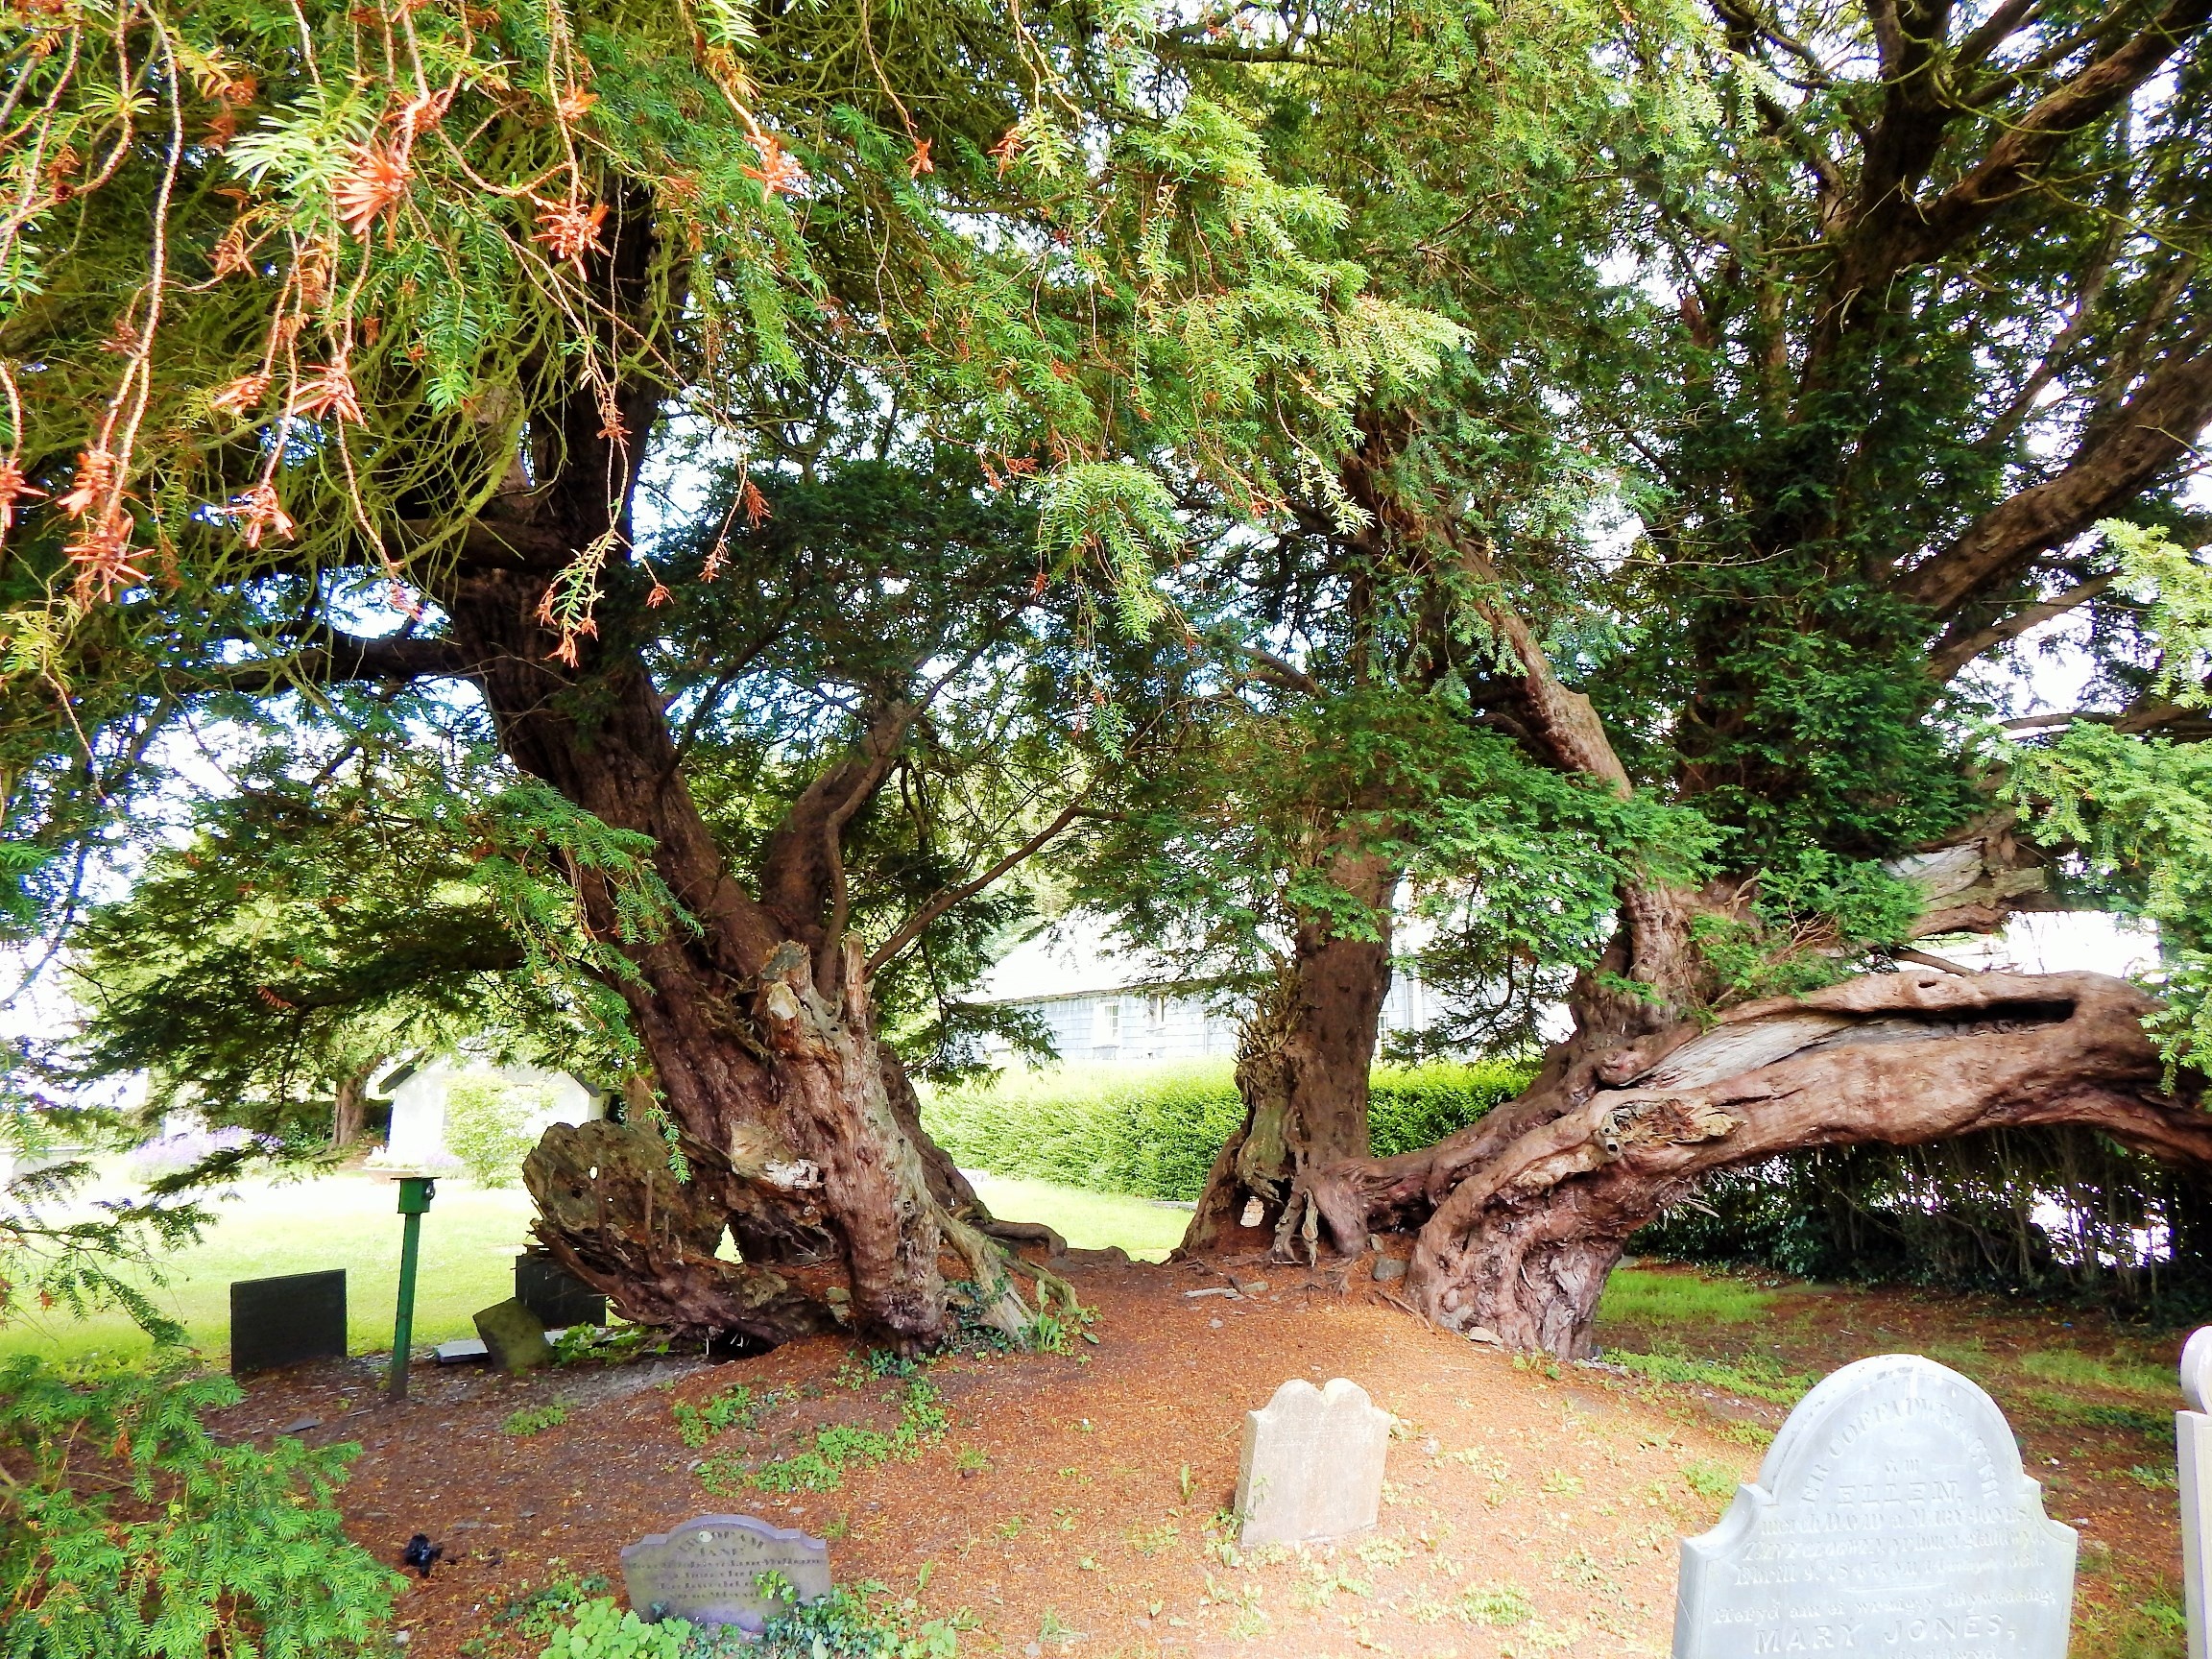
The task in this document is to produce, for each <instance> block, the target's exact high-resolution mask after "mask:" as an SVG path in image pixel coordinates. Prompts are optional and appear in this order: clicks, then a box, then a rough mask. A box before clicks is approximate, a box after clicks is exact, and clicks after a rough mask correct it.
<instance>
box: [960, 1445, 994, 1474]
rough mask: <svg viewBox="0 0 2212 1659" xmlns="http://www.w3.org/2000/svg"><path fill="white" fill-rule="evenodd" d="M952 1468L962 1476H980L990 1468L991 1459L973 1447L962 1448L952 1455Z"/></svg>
mask: <svg viewBox="0 0 2212 1659" xmlns="http://www.w3.org/2000/svg"><path fill="white" fill-rule="evenodd" d="M952 1467H953V1468H955V1469H957V1470H958V1471H959V1472H960V1473H961V1474H963V1475H980V1474H982V1473H983V1472H984V1471H985V1470H987V1469H989V1468H990V1467H991V1459H990V1458H988V1457H986V1456H984V1455H983V1453H982V1450H981V1449H980V1448H979V1447H974V1446H963V1447H961V1448H960V1450H959V1451H957V1452H955V1453H953V1454H952Z"/></svg>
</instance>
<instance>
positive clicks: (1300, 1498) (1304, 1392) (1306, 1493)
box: [1237, 1377, 1390, 1548]
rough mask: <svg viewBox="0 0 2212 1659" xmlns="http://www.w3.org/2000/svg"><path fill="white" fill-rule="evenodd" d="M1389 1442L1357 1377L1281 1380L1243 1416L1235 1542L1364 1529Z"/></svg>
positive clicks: (1376, 1500)
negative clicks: (1320, 1383)
mask: <svg viewBox="0 0 2212 1659" xmlns="http://www.w3.org/2000/svg"><path fill="white" fill-rule="evenodd" d="M1389 1447H1390V1413H1389V1412H1387V1411H1385V1410H1383V1409H1382V1408H1381V1407H1378V1406H1376V1405H1375V1404H1373V1403H1372V1402H1371V1401H1369V1400H1368V1398H1367V1390H1366V1389H1364V1388H1362V1387H1360V1386H1359V1385H1358V1383H1347V1382H1346V1381H1345V1380H1344V1379H1343V1378H1341V1377H1339V1378H1337V1379H1335V1381H1334V1382H1332V1383H1330V1384H1329V1386H1328V1387H1326V1388H1316V1387H1314V1386H1313V1384H1312V1383H1308V1382H1306V1381H1305V1380H1304V1379H1303V1378H1294V1379H1292V1380H1291V1381H1290V1382H1288V1383H1284V1384H1283V1386H1282V1387H1280V1388H1278V1389H1276V1390H1275V1398H1274V1399H1272V1400H1270V1401H1268V1402H1267V1404H1266V1406H1265V1407H1263V1408H1262V1409H1261V1410H1258V1411H1247V1412H1246V1413H1245V1414H1244V1454H1243V1456H1242V1457H1241V1458H1240V1459H1239V1461H1238V1467H1237V1512H1238V1514H1239V1515H1241V1516H1242V1517H1243V1526H1242V1527H1240V1528H1239V1529H1238V1534H1237V1541H1238V1543H1239V1544H1241V1545H1243V1546H1245V1547H1246V1548H1250V1547H1251V1546H1253V1545H1255V1544H1318V1543H1324V1542H1326V1541H1328V1540H1329V1539H1332V1538H1344V1537H1348V1536H1350V1535H1351V1534H1352V1533H1355V1532H1363V1531H1365V1530H1366V1529H1367V1528H1368V1527H1372V1526H1374V1525H1375V1522H1376V1518H1377V1517H1378V1516H1379V1515H1380V1514H1381V1513H1382V1509H1383V1456H1384V1455H1385V1454H1386V1453H1387V1452H1388V1450H1389Z"/></svg>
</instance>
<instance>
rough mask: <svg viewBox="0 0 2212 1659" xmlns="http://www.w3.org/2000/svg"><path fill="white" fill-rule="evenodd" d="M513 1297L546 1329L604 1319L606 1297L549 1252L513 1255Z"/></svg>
mask: <svg viewBox="0 0 2212 1659" xmlns="http://www.w3.org/2000/svg"><path fill="white" fill-rule="evenodd" d="M515 1300H516V1301H517V1302H519V1303H521V1304H522V1306H523V1307H525V1308H527V1309H529V1310H530V1311H531V1312H533V1313H535V1314H537V1315H538V1323H539V1324H541V1325H542V1326H544V1327H545V1329H546V1330H548V1331H560V1330H563V1329H565V1328H566V1327H568V1326H570V1325H604V1324H606V1323H607V1298H606V1297H604V1296H602V1295H600V1294H599V1292H598V1291H596V1290H594V1289H592V1288H591V1286H589V1285H587V1284H585V1283H584V1282H583V1281H582V1280H581V1279H578V1278H576V1277H575V1276H574V1275H572V1274H571V1273H569V1272H568V1271H567V1270H566V1269H565V1268H564V1267H563V1266H562V1265H561V1263H560V1262H556V1261H554V1260H553V1259H552V1258H551V1257H550V1256H532V1255H529V1254H527V1253H525V1254H523V1255H520V1256H517V1257H516V1258H515Z"/></svg>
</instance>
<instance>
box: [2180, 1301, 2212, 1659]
mask: <svg viewBox="0 0 2212 1659" xmlns="http://www.w3.org/2000/svg"><path fill="white" fill-rule="evenodd" d="M2181 1397H2182V1398H2183V1399H2184V1400H2186V1401H2188V1402H2189V1409H2188V1410H2186V1411H2176V1412H2175V1413H2174V1453H2175V1458H2174V1461H2175V1466H2176V1469H2177V1471H2178V1472H2179V1474H2180V1477H2181V1588H2182V1595H2183V1598H2184V1599H2185V1600H2186V1601H2187V1603H2188V1608H2189V1659H2207V1639H2206V1633H2205V1627H2204V1621H2205V1601H2204V1593H2205V1587H2206V1584H2207V1583H2208V1582H2212V1525H2208V1523H2212V1515H2207V1514H2206V1513H2205V1512H2204V1506H2205V1505H2206V1504H2207V1503H2212V1415H2207V1413H2212V1326H2208V1327H2206V1328H2205V1329H2204V1330H2201V1331H2197V1332H2193V1333H2192V1334H2190V1337H2189V1340H2188V1341H2187V1342H2186V1343H2184V1344H2182V1348H2181Z"/></svg>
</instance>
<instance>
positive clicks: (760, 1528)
mask: <svg viewBox="0 0 2212 1659" xmlns="http://www.w3.org/2000/svg"><path fill="white" fill-rule="evenodd" d="M771 1573H773V1574H778V1575H781V1577H782V1578H783V1579H784V1580H785V1582H786V1583H787V1584H788V1585H789V1586H790V1594H791V1595H792V1596H795V1597H796V1598H797V1599H799V1600H801V1601H819V1600H820V1599H822V1598H823V1597H825V1596H827V1595H829V1545H828V1544H827V1543H826V1542H824V1541H823V1540H822V1539H820V1538H814V1537H809V1536H808V1535H807V1534H806V1533H805V1532H802V1531H799V1530H798V1529H797V1528H796V1527H771V1526H770V1525H768V1523H767V1522H765V1521H760V1520H756V1519H755V1518H754V1517H753V1516H751V1515H702V1516H700V1517H699V1518H698V1519H697V1520H695V1521H686V1522H685V1523H684V1525H683V1526H681V1527H671V1528H670V1529H669V1530H668V1531H666V1532H656V1533H653V1534H651V1535H650V1536H648V1537H644V1538H640V1539H638V1540H637V1543H635V1544H633V1545H631V1546H630V1547H629V1548H628V1549H626V1550H624V1551H622V1587H623V1588H624V1589H625V1590H626V1591H628V1592H629V1596H630V1606H631V1608H632V1609H633V1610H634V1611H635V1612H636V1613H637V1617H638V1618H640V1619H644V1620H647V1621H650V1622H654V1623H658V1622H659V1621H660V1620H662V1619H688V1620H690V1621H691V1623H694V1624H734V1625H736V1626H737V1628H738V1629H740V1630H743V1631H744V1632H745V1633H746V1634H747V1635H750V1636H757V1635H759V1634H760V1630H761V1626H762V1625H764V1624H765V1623H767V1621H768V1619H769V1618H770V1617H771V1616H772V1615H773V1614H776V1613H779V1612H781V1611H783V1610H784V1609H786V1608H787V1607H789V1606H790V1604H791V1603H790V1601H789V1599H781V1600H780V1599H777V1598H775V1597H773V1596H771V1595H769V1594H768V1592H767V1590H766V1589H765V1588H764V1587H763V1585H762V1584H761V1578H762V1577H763V1575H767V1574H771Z"/></svg>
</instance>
